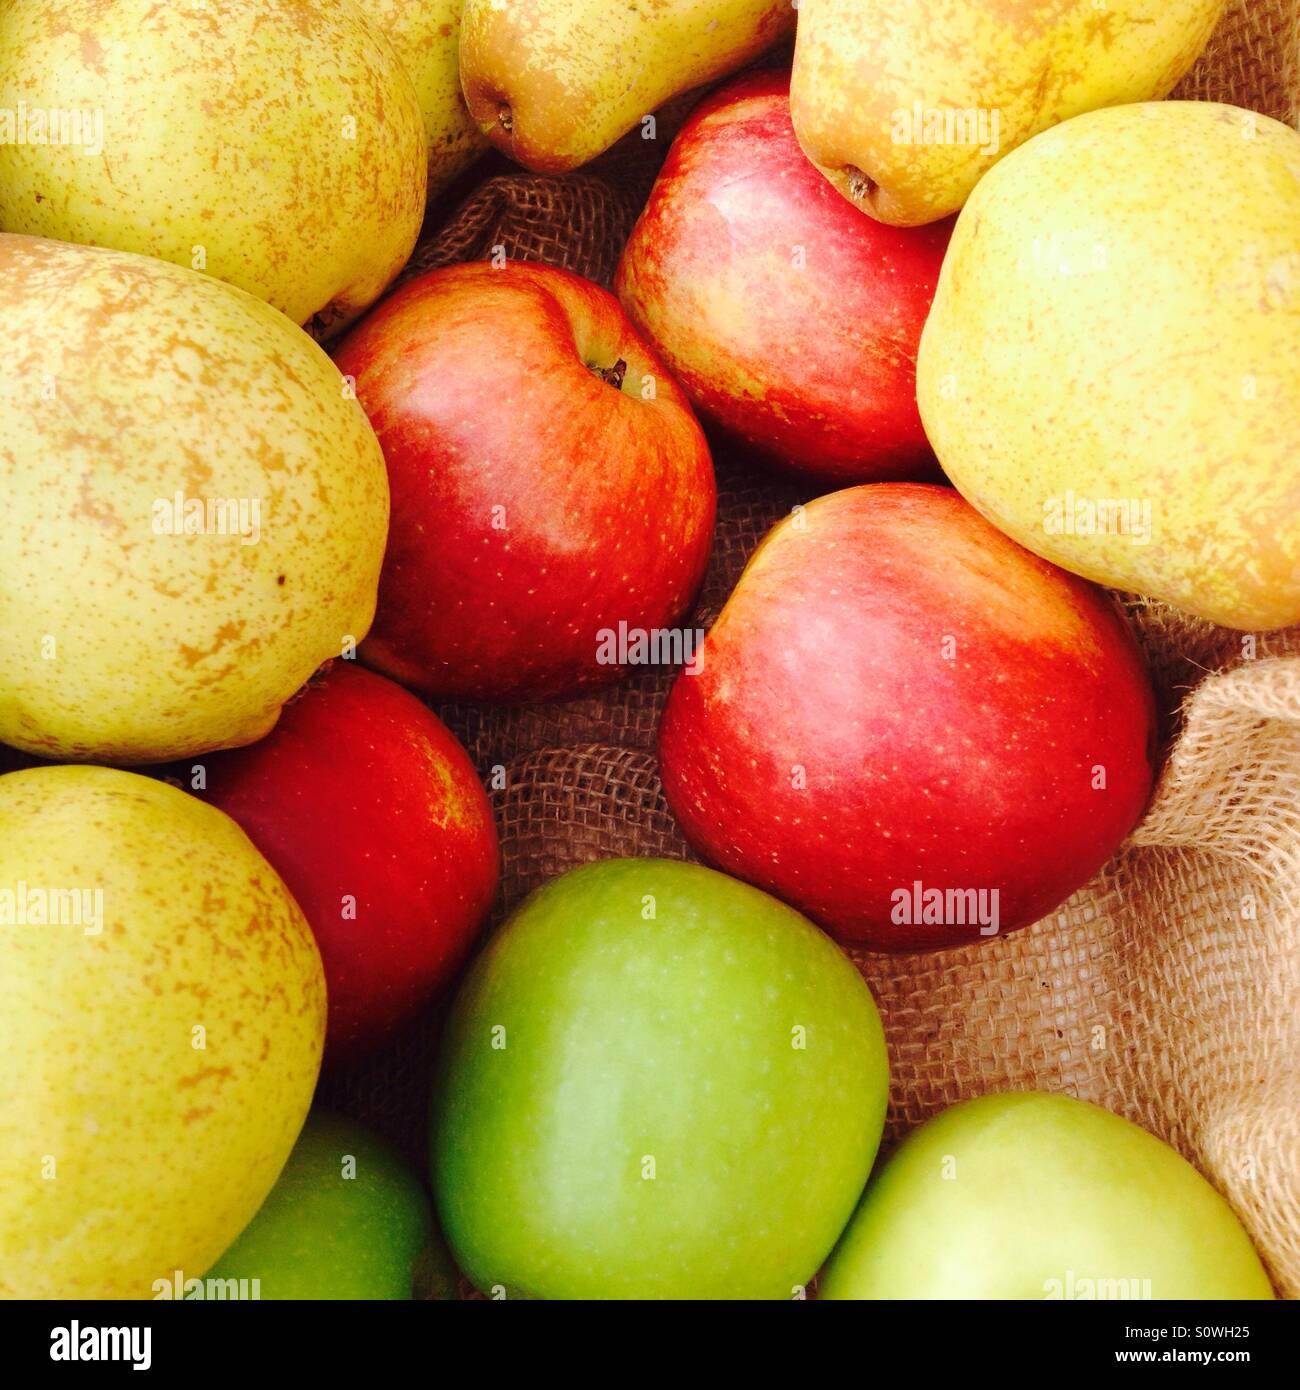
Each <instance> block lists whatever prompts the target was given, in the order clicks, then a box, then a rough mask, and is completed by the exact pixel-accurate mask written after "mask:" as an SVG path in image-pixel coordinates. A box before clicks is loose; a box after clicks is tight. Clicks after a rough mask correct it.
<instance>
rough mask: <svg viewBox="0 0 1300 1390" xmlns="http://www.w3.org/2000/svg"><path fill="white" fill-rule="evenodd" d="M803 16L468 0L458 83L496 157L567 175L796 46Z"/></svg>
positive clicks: (596, 0) (771, 0)
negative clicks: (792, 39) (706, 91)
mask: <svg viewBox="0 0 1300 1390" xmlns="http://www.w3.org/2000/svg"><path fill="white" fill-rule="evenodd" d="M795 18H796V14H795V10H794V7H793V6H792V5H791V3H790V0H650V3H648V4H643V5H621V4H620V5H611V4H607V3H605V0H527V3H510V4H501V3H500V0H466V4H465V9H464V14H463V20H462V23H463V28H462V31H461V43H460V78H461V85H462V87H463V88H464V91H465V98H466V100H467V101H468V103H469V109H470V112H471V114H472V115H473V117H474V119H475V120H476V121H477V123H478V126H479V129H480V130H482V132H483V133H484V135H485V136H486V137H487V138H488V139H489V140H491V141H492V143H493V144H494V145H495V146H496V147H497V148H498V149H500V150H501V151H503V152H504V153H505V154H508V155H509V156H510V157H511V158H512V159H515V160H518V162H519V163H520V164H523V165H525V166H526V167H528V168H530V169H536V170H539V171H541V172H544V173H562V172H563V171H565V170H566V169H574V168H577V166H578V165H580V164H586V163H587V161H588V160H591V159H594V158H595V157H596V156H597V155H598V154H601V153H602V152H603V151H605V150H607V149H608V148H609V147H610V146H611V145H612V144H613V143H614V142H615V141H616V140H617V139H619V137H620V136H622V135H625V134H626V133H627V132H628V131H629V130H631V129H632V128H633V127H634V126H635V125H637V123H638V122H640V121H641V120H643V119H644V118H645V117H646V116H648V115H649V114H650V113H651V112H653V111H655V110H656V109H657V108H658V107H660V106H662V105H663V103H664V102H666V101H668V100H669V99H670V98H671V97H674V96H676V95H678V94H679V93H681V92H685V91H687V90H689V89H690V88H692V87H698V86H700V85H701V84H703V83H705V82H708V81H710V80H712V79H713V78H715V77H722V76H724V75H725V74H726V73H728V72H733V71H734V70H735V69H737V68H739V67H743V66H744V65H745V63H747V62H749V61H750V60H751V59H752V58H755V57H757V56H758V55H759V54H760V53H762V52H763V50H764V49H766V48H770V47H771V46H772V45H773V44H775V43H777V42H779V41H780V40H781V39H783V38H787V37H788V36H789V35H790V34H791V33H793V31H794V24H795Z"/></svg>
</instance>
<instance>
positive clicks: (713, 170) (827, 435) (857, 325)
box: [615, 72, 952, 484]
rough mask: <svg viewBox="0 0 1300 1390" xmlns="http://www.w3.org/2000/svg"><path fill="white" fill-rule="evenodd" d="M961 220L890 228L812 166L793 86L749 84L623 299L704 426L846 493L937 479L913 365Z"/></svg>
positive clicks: (680, 187)
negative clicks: (798, 135)
mask: <svg viewBox="0 0 1300 1390" xmlns="http://www.w3.org/2000/svg"><path fill="white" fill-rule="evenodd" d="M951 231H952V222H951V220H948V221H944V222H939V223H934V224H932V225H930V226H927V227H889V226H886V225H885V224H884V223H881V222H877V221H875V220H874V219H873V218H870V217H866V216H864V215H863V214H862V213H861V212H859V211H858V210H857V209H856V208H854V207H853V206H852V205H851V204H850V203H848V202H847V201H846V200H845V199H844V198H843V197H841V196H840V195H839V194H838V193H837V192H836V190H835V189H834V188H833V187H831V185H830V184H829V183H828V182H827V181H826V179H825V178H824V177H823V176H822V174H821V173H820V172H819V171H818V170H817V169H816V168H814V166H813V165H812V164H810V163H809V162H808V159H807V157H806V156H805V155H804V153H803V151H802V150H801V149H800V148H799V142H798V141H797V140H796V139H795V135H794V129H793V127H792V126H791V124H790V102H789V77H788V74H783V73H779V72H775V73H773V72H762V73H756V74H753V75H752V76H748V77H743V78H741V79H740V80H739V81H737V82H733V83H731V84H730V85H728V86H726V87H724V88H723V89H722V90H721V91H719V92H718V93H716V94H715V95H714V96H712V97H710V98H709V99H708V100H706V101H705V102H704V103H703V104H702V105H701V106H700V107H699V108H697V110H696V111H695V112H694V113H693V115H692V116H691V119H690V120H689V121H688V122H687V124H686V125H685V127H684V128H683V129H682V131H681V133H680V134H679V135H678V137H677V139H676V141H675V142H674V143H673V147H672V149H671V150H670V151H669V154H668V159H667V162H666V163H665V164H664V167H663V171H662V172H661V173H660V175H659V179H658V181H657V182H656V183H655V186H654V190H653V192H652V193H651V195H650V201H649V203H648V204H647V206H646V208H645V211H644V212H643V213H642V214H641V218H640V221H638V223H637V225H636V228H635V230H634V231H633V233H632V236H631V239H630V240H629V242H628V244H627V246H626V248H625V250H624V252H623V257H622V260H621V261H620V263H619V267H618V273H617V276H616V279H615V288H616V290H617V292H618V295H619V298H620V299H621V300H622V302H623V305H624V307H625V308H626V309H627V311H628V313H629V314H630V315H631V317H632V320H633V322H634V323H635V324H636V325H637V326H638V327H639V328H640V329H641V331H642V332H643V333H644V334H645V335H646V337H647V338H648V339H649V340H650V342H652V343H653V344H654V345H655V347H656V348H657V349H658V351H659V353H660V354H661V356H662V357H663V358H664V360H665V361H666V362H667V364H668V367H669V369H670V370H671V371H672V372H673V374H674V375H675V376H676V378H677V380H678V381H679V382H680V383H681V385H682V386H683V387H684V388H685V390H686V393H687V395H688V396H689V397H690V398H691V401H692V402H693V403H694V405H695V407H696V409H697V410H698V411H699V412H700V415H701V418H702V419H703V420H704V421H705V422H706V424H710V425H712V426H715V427H717V428H718V429H719V430H720V431H721V432H722V433H723V434H725V435H727V436H730V437H732V438H734V439H736V440H739V441H742V442H743V443H745V444H747V445H748V446H749V447H750V448H751V449H753V450H754V451H755V452H757V453H759V454H760V455H762V456H763V457H765V458H766V459H767V460H769V461H770V462H774V463H776V464H778V465H782V466H784V467H785V468H787V469H790V470H794V471H796V472H799V473H805V474H808V475H811V476H813V477H815V478H818V479H821V480H824V481H827V482H832V483H837V484H845V483H860V482H881V481H886V480H892V479H927V478H935V479H937V478H939V477H940V473H939V467H938V464H937V462H936V461H935V458H934V455H933V453H932V452H931V450H930V446H929V444H928V442H927V441H926V437H925V432H924V431H923V429H922V428H921V417H920V414H919V412H918V410H917V405H916V353H917V347H918V345H919V343H920V339H921V329H922V327H923V326H924V324H925V317H926V314H927V313H928V312H929V309H930V301H931V299H932V298H933V297H934V288H935V283H936V281H937V279H938V276H939V267H940V265H941V264H942V261H943V254H944V251H945V249H946V248H947V245H948V238H949V236H950V234H951Z"/></svg>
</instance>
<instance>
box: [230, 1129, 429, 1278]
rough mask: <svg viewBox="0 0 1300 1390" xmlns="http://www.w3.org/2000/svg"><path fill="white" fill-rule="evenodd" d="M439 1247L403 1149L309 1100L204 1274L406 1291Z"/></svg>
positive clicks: (427, 1265) (419, 1188) (421, 1194)
mask: <svg viewBox="0 0 1300 1390" xmlns="http://www.w3.org/2000/svg"><path fill="white" fill-rule="evenodd" d="M430 1248H431V1249H432V1251H433V1256H432V1258H431V1254H430ZM440 1253H441V1252H439V1251H438V1244H437V1238H436V1236H434V1234H433V1231H432V1222H431V1218H430V1211H429V1199H428V1197H427V1196H426V1195H425V1193H424V1189H423V1188H422V1187H421V1185H420V1183H419V1181H418V1179H417V1178H416V1177H415V1175H414V1174H413V1173H412V1172H411V1171H410V1169H409V1168H408V1167H407V1166H406V1164H405V1163H404V1162H403V1161H402V1159H401V1157H400V1156H399V1155H398V1154H397V1153H396V1152H395V1151H394V1150H393V1149H392V1148H391V1147H390V1146H389V1145H388V1144H387V1143H386V1142H385V1141H384V1140H382V1139H380V1138H379V1136H378V1135H376V1134H373V1133H372V1132H371V1131H370V1130H368V1129H365V1128H364V1127H363V1126H361V1125H359V1124H357V1123H355V1122H354V1121H352V1120H347V1119H344V1118H343V1117H342V1116H339V1115H332V1114H329V1113H328V1112H326V1111H320V1110H316V1111H313V1112H312V1114H311V1115H310V1116H309V1117H308V1119H307V1123H306V1124H305V1125H304V1126H303V1131H302V1134H301V1135H300V1136H299V1138H298V1143H297V1144H296V1145H295V1147H294V1150H293V1152H292V1153H291V1154H290V1155H289V1161H288V1162H287V1163H286V1164H285V1166H284V1171H283V1172H282V1173H281V1174H280V1180H279V1181H278V1182H277V1183H276V1185H275V1187H274V1188H272V1189H271V1194H270V1196H269V1197H267V1199H266V1201H265V1202H264V1203H263V1204H262V1207H261V1210H260V1211H259V1212H258V1213H257V1215H256V1216H255V1217H254V1218H253V1220H252V1222H251V1223H250V1224H249V1225H248V1226H247V1227H246V1229H245V1230H244V1233H243V1234H242V1235H241V1236H240V1237H239V1239H238V1240H237V1241H235V1243H234V1244H233V1245H232V1246H231V1247H230V1249H229V1250H227V1251H226V1253H225V1254H224V1255H223V1256H222V1257H221V1258H220V1259H219V1260H218V1261H217V1263H216V1264H215V1265H214V1266H213V1267H212V1268H211V1269H210V1270H209V1271H208V1278H209V1279H222V1280H229V1279H234V1280H247V1281H248V1284H249V1287H252V1286H253V1282H252V1281H253V1280H257V1281H258V1283H257V1290H258V1294H257V1296H258V1297H260V1298H264V1299H383V1298H399V1299H400V1298H410V1297H411V1294H412V1289H413V1283H414V1280H415V1277H416V1273H417V1270H419V1269H426V1270H428V1271H430V1272H431V1271H433V1270H434V1269H436V1268H438V1267H439V1266H442V1267H443V1268H444V1269H445V1266H446V1264H447V1261H446V1258H445V1254H442V1256H441V1259H439V1255H440ZM438 1282H439V1284H440V1285H445V1284H446V1283H447V1278H445V1277H444V1278H442V1279H440V1280H439V1281H438ZM442 1296H447V1295H446V1294H445V1293H444V1294H443V1295H442Z"/></svg>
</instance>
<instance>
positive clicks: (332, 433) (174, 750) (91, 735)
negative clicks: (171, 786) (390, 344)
mask: <svg viewBox="0 0 1300 1390" xmlns="http://www.w3.org/2000/svg"><path fill="white" fill-rule="evenodd" d="M0 321H3V323H4V332H5V346H4V368H3V370H0V499H3V505H0V652H3V654H4V659H3V661H0V743H9V744H13V745H15V746H17V747H19V748H24V749H27V750H28V751H29V752H32V753H37V754H39V755H41V756H44V757H48V758H55V759H63V760H71V761H104V762H128V763H129V762H150V761H154V760H161V759H164V758H171V757H180V756H185V755H187V754H191V753H198V752H202V751H204V750H207V749H213V748H222V747H227V746H230V745H233V744H242V743H251V742H252V741H253V740H255V739H258V738H261V737H262V736H263V735H264V734H265V733H267V732H268V731H269V730H270V728H271V727H272V726H273V725H274V723H275V721H276V719H277V717H278V716H279V712H280V707H281V705H283V703H284V702H285V701H286V700H287V699H289V697H290V696H291V695H293V694H294V693H295V692H296V691H297V690H298V689H300V688H301V686H302V685H303V683H304V682H305V681H306V680H307V679H308V677H309V676H311V674H312V673H313V672H314V671H315V670H316V669H317V668H318V667H319V666H320V665H321V664H322V663H323V662H325V661H327V660H329V659H330V658H332V657H338V656H340V655H348V654H349V653H350V651H351V649H352V646H353V644H354V643H355V642H359V641H360V640H361V638H362V637H363V636H364V635H365V633H366V630H367V629H368V628H369V626H370V621H371V618H372V617H373V616H374V609H375V595H376V591H377V588H378V582H379V569H380V564H381V562H382V559H383V552H384V543H385V540H386V537H387V525H388V479H387V474H386V471H385V468H384V460H383V455H382V454H381V453H380V449H379V442H378V440H377V439H376V438H375V435H374V432H373V430H372V429H371V428H370V424H369V422H368V421H367V419H366V417H365V414H364V413H363V412H362V410H361V407H360V405H359V404H358V403H357V402H356V401H355V400H354V399H349V398H348V397H349V396H350V394H351V393H350V391H349V390H348V387H347V385H346V383H345V382H344V380H343V378H342V377H341V376H340V375H339V373H338V370H337V369H336V368H335V366H334V364H333V363H332V362H331V361H330V360H329V358H328V357H327V356H326V355H325V353H324V352H323V351H322V350H321V349H320V348H319V347H318V346H317V345H316V344H315V343H314V342H312V340H311V339H310V338H309V337H308V336H307V335H306V334H305V333H304V332H303V331H302V330H301V329H299V328H295V327H294V325H293V324H291V323H290V322H289V320H288V319H286V318H285V317H284V316H283V315H282V314H279V313H277V312H276V311H275V310H274V309H272V308H270V307H269V306H268V305H266V304H264V303H262V301H261V300H258V299H254V298H253V297H252V296H251V295H248V294H245V293H244V292H243V291H242V290H236V289H234V288H232V287H231V286H229V285H224V284H222V283H221V282H220V281H219V280H213V279H211V278H210V277H208V276H206V275H198V274H196V273H195V272H193V271H191V270H183V269H181V268H180V267H179V266H174V265H170V264H169V263H168V262H166V261H157V260H152V259H150V258H148V257H145V256H132V255H129V254H127V253H125V252H121V251H105V250H100V249H97V248H93V247H86V246H72V245H69V244H67V243H65V242H56V241H45V240H42V239H40V238H35V237H19V236H9V235H4V234H0Z"/></svg>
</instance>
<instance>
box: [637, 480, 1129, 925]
mask: <svg viewBox="0 0 1300 1390" xmlns="http://www.w3.org/2000/svg"><path fill="white" fill-rule="evenodd" d="M701 666H702V669H701V670H700V672H699V674H697V675H690V674H683V675H681V676H679V677H678V679H677V681H676V683H675V684H674V686H673V689H672V692H671V694H670V696H669V700H668V704H667V707H666V708H665V711H664V717H663V721H662V724H661V727H660V734H659V758H660V765H661V768H662V772H663V781H664V790H665V792H666V793H667V796H668V802H669V805H670V806H671V807H672V809H673V811H674V813H675V814H676V816H677V818H678V820H679V821H680V822H681V825H682V828H683V830H684V831H685V832H686V835H687V837H688V838H689V839H690V841H691V842H692V844H694V845H695V846H696V847H697V848H698V849H699V851H700V852H701V853H702V854H703V855H705V856H706V857H707V858H709V859H711V860H713V861H714V863H716V864H718V865H719V866H720V867H722V868H724V869H726V870H728V871H729V872H731V873H733V874H736V875H737V876H738V877H740V878H744V879H748V880H749V881H750V882H751V883H755V884H758V885H759V886H760V887H762V888H766V889H767V890H769V891H770V892H772V893H775V894H777V895H778V896H779V897H782V898H785V899H786V901H788V902H790V903H792V904H794V905H795V906H796V907H799V908H801V909H802V910H803V911H804V912H806V913H808V914H809V915H810V916H812V917H813V918H815V919H816V920H817V921H818V922H820V923H821V924H822V925H823V926H825V927H826V928H828V929H829V930H830V931H831V932H833V933H834V934H835V935H836V936H837V937H839V938H840V939H841V940H843V941H845V942H856V943H861V944H864V945H866V946H869V947H872V948H874V949H878V950H890V951H894V950H897V951H906V950H921V949H928V948H933V947H938V946H949V945H957V944H963V943H968V942H971V941H979V940H981V939H984V938H986V937H989V936H992V935H995V934H998V933H1003V932H1008V931H1012V930H1014V929H1015V928H1017V927H1023V926H1025V925H1026V924H1028V923H1029V922H1033V921H1035V920H1037V919H1038V918H1039V917H1042V916H1043V915H1044V914H1046V913H1048V912H1050V911H1051V910H1052V909H1053V908H1054V907H1056V906H1058V905H1059V904H1060V903H1061V902H1062V901H1063V900H1064V899H1065V898H1067V897H1068V896H1069V895H1070V894H1071V893H1072V892H1073V891H1074V890H1075V889H1076V888H1078V887H1080V886H1081V885H1082V884H1084V883H1086V882H1087V881H1088V879H1089V878H1091V877H1092V875H1093V874H1094V873H1095V872H1096V870H1097V869H1099V868H1100V867H1101V865H1102V864H1103V863H1105V861H1106V860H1107V859H1109V858H1110V856H1111V855H1112V854H1113V853H1114V852H1115V850H1116V849H1117V848H1118V847H1119V845H1120V843H1121V841H1122V840H1123V839H1124V838H1125V836H1127V835H1128V833H1129V831H1130V830H1132V828H1133V826H1134V825H1135V824H1136V822H1137V820H1138V817H1139V816H1140V815H1141V813H1142V810H1143V808H1144V806H1145V805H1146V802H1147V798H1148V796H1149V794H1150V790H1151V781H1152V771H1153V769H1152V763H1153V744H1154V741H1155V708H1154V701H1153V698H1152V693H1151V688H1150V684H1149V682H1148V679H1147V675H1146V671H1145V669H1144V667H1143V663H1142V659H1141V657H1140V655H1139V653H1138V649H1137V646H1136V644H1135V643H1134V641H1133V638H1132V636H1131V635H1130V633H1129V630H1128V627H1127V625H1126V623H1125V621H1124V618H1123V616H1122V615H1121V614H1120V613H1119V612H1118V610H1117V609H1116V607H1115V606H1114V604H1113V602H1112V601H1111V599H1110V598H1109V597H1108V596H1107V595H1106V594H1105V593H1104V592H1103V591H1102V590H1100V589H1097V588H1094V587H1093V586H1092V585H1090V584H1088V583H1086V582H1085V581H1084V580H1082V579H1077V578H1075V577H1074V576H1073V575H1069V574H1066V573H1065V572H1064V571H1063V570H1059V569H1057V568H1056V567H1055V566H1053V565H1050V564H1048V563H1047V562H1046V561H1045V560H1040V559H1038V558H1037V557H1036V556H1034V555H1031V554H1030V553H1029V552H1028V551H1026V550H1022V549H1021V548H1020V547H1019V546H1018V545H1016V544H1015V542H1013V541H1011V540H1008V539H1007V538H1006V537H1005V536H1004V535H1002V533H1001V532H1000V531H997V530H995V529H994V528H993V527H992V526H991V525H989V523H988V522H986V521H985V520H984V519H983V518H982V517H980V516H979V514H978V513H977V512H975V510H974V509H973V508H972V507H970V506H968V505H967V503H965V502H964V501H963V500H962V499H961V498H960V497H959V496H958V495H957V494H956V493H955V492H953V491H951V490H949V489H948V488H942V487H931V486H926V485H924V484H908V483H878V484H874V485H871V486H867V487H856V488H851V489H849V490H847V491H844V492H837V493H833V494H831V496H829V497H823V498H820V499H819V500H818V501H816V502H813V503H811V504H810V505H809V506H808V507H807V508H806V509H803V510H802V511H800V512H797V513H796V514H795V515H794V516H793V517H790V518H787V519H786V520H785V521H783V522H781V523H780V525H778V526H777V527H776V528H775V529H774V530H773V531H772V532H771V534H770V535H769V536H768V537H767V538H766V539H765V540H764V542H763V544H762V545H761V547H760V548H759V549H758V551H757V552H756V553H755V555H754V558H753V559H752V560H751V561H750V564H749V567H748V568H747V569H746V570H745V572H744V574H743V575H742V576H741V578H740V582H739V583H738V584H737V586H736V589H735V592H734V593H733V594H732V596H731V598H730V599H729V600H728V602H727V605H726V607H725V608H724V609H723V611H722V614H721V616H720V617H719V618H718V621H717V623H716V624H715V625H714V627H713V629H712V631H711V632H710V633H709V635H708V637H707V638H706V639H705V642H704V645H703V648H702V662H701Z"/></svg>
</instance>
